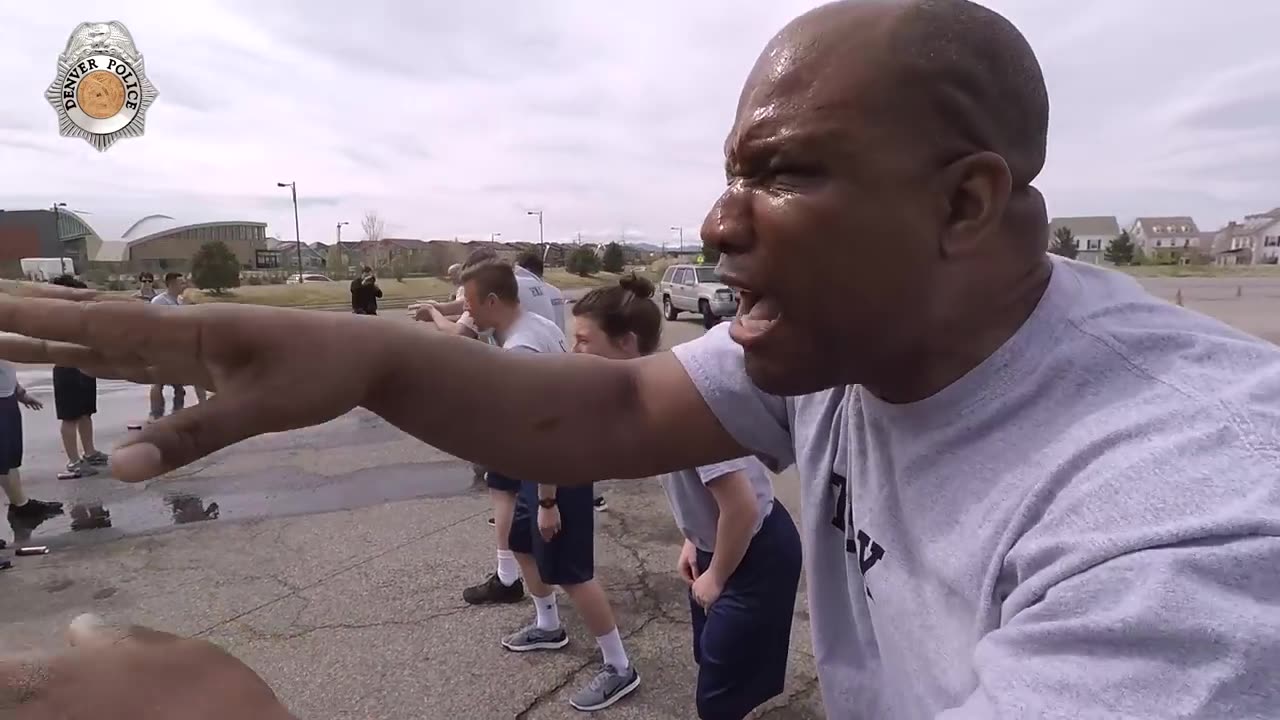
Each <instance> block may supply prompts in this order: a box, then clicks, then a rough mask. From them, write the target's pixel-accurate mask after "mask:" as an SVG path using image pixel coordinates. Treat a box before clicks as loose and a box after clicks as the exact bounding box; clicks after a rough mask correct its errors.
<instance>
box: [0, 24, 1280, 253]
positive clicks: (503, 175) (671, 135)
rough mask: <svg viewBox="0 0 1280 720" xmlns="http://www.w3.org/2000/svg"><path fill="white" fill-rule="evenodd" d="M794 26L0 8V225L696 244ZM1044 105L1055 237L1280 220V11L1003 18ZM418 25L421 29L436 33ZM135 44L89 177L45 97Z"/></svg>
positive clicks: (83, 150)
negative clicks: (1059, 219) (758, 70)
mask: <svg viewBox="0 0 1280 720" xmlns="http://www.w3.org/2000/svg"><path fill="white" fill-rule="evenodd" d="M817 4H819V3H816V2H809V1H807V0H686V1H682V2H677V1H675V0H646V1H645V2H630V1H626V0H623V1H621V2H610V3H605V2H600V1H599V0H519V1H516V0H467V1H465V2H464V1H463V0H457V1H448V2H446V1H445V0H429V1H424V2H409V1H408V0H404V1H401V2H397V1H395V0H358V1H357V2H352V1H351V0H269V1H268V0H180V1H178V2H169V3H161V2H159V0H110V1H106V0H102V1H97V2H95V1H92V0H58V2H56V3H55V2H18V1H16V0H11V1H10V0H7V1H5V2H2V3H0V67H2V68H4V71H3V77H4V84H5V89H4V92H3V93H0V170H2V171H0V207H3V208H11V209H15V208H32V207H48V206H49V205H50V204H51V203H52V202H54V201H59V202H66V203H68V205H69V207H71V208H73V209H77V210H83V211H88V212H91V213H93V215H86V216H85V219H86V220H89V221H90V222H91V224H94V225H95V226H97V227H98V228H99V232H100V233H101V234H102V235H103V236H104V239H107V240H112V239H116V238H118V237H119V233H120V232H121V231H122V230H123V228H124V227H125V226H126V225H127V223H128V221H131V220H133V219H136V218H137V217H140V216H142V215H145V214H149V213H166V214H169V215H173V216H174V217H176V218H178V219H181V220H190V221H201V220H223V219H248V220H259V221H263V222H267V223H268V224H269V225H270V231H271V232H272V234H275V235H277V236H278V237H280V238H281V239H292V238H293V236H294V229H293V217H292V207H291V205H290V203H289V197H288V191H287V190H282V189H279V188H277V187H276V182H278V181H289V180H297V182H298V188H299V200H300V206H301V225H302V237H303V239H304V240H306V241H314V240H323V241H325V242H331V241H332V240H333V238H334V234H335V224H336V223H337V222H338V221H342V220H346V221H349V222H350V223H351V225H350V226H349V227H346V228H344V229H343V231H344V237H345V238H347V239H355V238H356V237H358V236H359V234H360V233H359V230H358V228H359V225H360V220H361V217H362V216H363V214H364V213H365V211H366V210H376V211H377V212H378V213H380V214H381V215H382V216H383V218H384V219H385V221H386V231H387V234H388V235H391V236H401V237H421V238H439V237H452V236H454V235H457V236H461V237H468V238H479V237H487V236H488V234H489V233H491V232H500V233H502V235H503V239H505V240H515V239H535V240H536V239H537V221H536V219H535V218H532V217H529V216H527V215H526V214H525V211H526V210H527V209H529V208H541V209H543V210H544V211H545V213H546V214H545V219H546V235H547V239H548V240H552V239H563V238H569V237H572V236H573V235H574V234H576V233H578V232H581V233H583V237H584V239H595V238H602V237H603V238H616V237H617V236H618V234H619V233H621V232H623V231H624V230H626V231H627V232H628V234H629V236H630V237H634V238H644V239H646V240H648V241H650V242H654V243H659V242H662V241H664V240H668V239H671V238H673V237H674V233H673V232H672V231H670V230H669V229H668V228H670V227H671V226H673V225H683V226H684V227H685V228H686V230H685V237H686V240H688V241H692V242H696V237H697V227H698V225H699V224H700V223H701V221H702V217H703V215H704V213H705V212H706V210H707V207H708V205H709V204H710V203H711V202H712V200H714V199H715V197H716V196H717V195H718V194H719V192H720V190H721V188H723V184H724V182H723V171H722V162H723V160H722V154H721V148H722V143H723V139H724V135H725V132H726V131H727V129H728V128H729V125H730V121H731V119H732V113H733V108H734V104H735V103H736V100H737V96H738V92H739V89H740V87H741V83H742V80H743V79H744V77H745V75H746V72H747V71H748V69H749V68H750V67H751V65H752V63H753V62H754V60H755V58H756V55H757V53H759V51H760V49H761V48H762V47H763V45H764V43H765V42H766V41H767V40H768V39H769V38H770V37H771V36H772V35H773V33H774V32H776V31H777V30H778V29H779V28H780V27H781V26H782V25H783V24H785V23H786V22H787V21H788V20H789V19H790V18H791V17H793V16H795V15H796V14H798V13H800V12H802V11H804V10H806V9H808V8H810V7H813V6H815V5H817ZM989 4H990V5H992V6H993V7H995V8H996V9H997V10H1000V11H1001V12H1003V13H1004V14H1006V16H1008V17H1009V18H1010V19H1011V20H1013V21H1014V23H1016V24H1017V25H1018V26H1019V27H1020V28H1021V29H1022V31H1023V32H1024V33H1026V35H1027V36H1028V37H1029V39H1030V41H1031V44H1032V45H1033V46H1034V47H1035V48H1036V50H1037V52H1038V54H1039V57H1040V61H1041V64H1042V65H1043V66H1044V70H1045V75H1046V77H1047V80H1048V84H1049V94H1050V99H1051V102H1052V122H1051V130H1050V137H1049V161H1048V165H1047V167H1046V169H1045V171H1044V173H1043V174H1042V175H1041V177H1040V180H1039V181H1038V183H1037V184H1038V185H1039V186H1040V188H1041V189H1042V190H1043V191H1044V192H1045V194H1046V196H1047V197H1048V201H1049V209H1050V212H1051V214H1054V215H1087V214H1099V215H1110V214H1114V215H1118V216H1120V217H1121V218H1122V220H1123V219H1124V218H1127V217H1132V216H1134V215H1159V214H1190V215H1192V216H1194V217H1195V218H1196V220H1197V221H1198V222H1199V224H1200V225H1201V226H1202V228H1204V229H1211V228H1216V227H1217V226H1219V225H1220V224H1222V223H1223V222H1225V221H1226V220H1229V219H1232V218H1234V217H1238V216H1240V215H1242V214H1244V213H1247V212H1256V211H1261V210H1265V209H1269V208H1271V207H1274V206H1276V205H1280V81H1277V78H1280V2H1277V1H1276V0H1217V1H1216V2H1209V1H1207V0H992V1H991V2H990V3H989ZM426 8H429V9H426ZM106 20H120V21H123V22H124V23H125V24H126V25H127V26H128V28H129V29H130V31H131V32H132V33H133V36H134V39H135V41H136V42H137V44H138V47H139V50H140V51H141V52H142V53H143V55H144V56H145V59H146V67H147V73H148V75H149V76H150V77H151V79H152V80H153V82H154V83H155V85H156V87H157V88H158V89H159V92H160V96H159V99H158V100H157V101H156V103H155V105H153V106H152V108H151V110H150V112H149V114H148V116H147V126H146V135H145V136H144V137H142V138H135V139H128V140H122V141H120V142H118V143H117V144H116V145H114V146H113V147H112V148H111V149H109V150H108V151H106V152H105V153H99V152H97V151H96V150H94V149H93V148H92V147H90V146H89V144H88V143H86V142H84V141H83V140H80V139H72V138H63V137H60V136H59V135H58V132H57V121H56V116H55V113H54V111H53V109H52V108H51V107H50V106H49V105H48V103H47V102H46V101H45V99H44V91H45V88H46V87H48V85H49V83H50V82H51V81H52V80H53V79H54V72H55V61H56V57H57V55H58V53H60V52H61V51H62V49H63V47H64V45H65V43H66V40H67V37H68V35H69V34H70V32H71V30H72V29H73V28H74V27H75V26H76V24H78V23H80V22H83V21H106Z"/></svg>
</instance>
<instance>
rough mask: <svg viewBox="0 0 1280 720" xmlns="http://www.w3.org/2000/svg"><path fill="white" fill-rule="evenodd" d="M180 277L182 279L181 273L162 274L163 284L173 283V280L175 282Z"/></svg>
mask: <svg viewBox="0 0 1280 720" xmlns="http://www.w3.org/2000/svg"><path fill="white" fill-rule="evenodd" d="M180 277H182V273H180V272H167V273H165V274H164V284H165V285H168V284H169V283H171V282H173V281H174V280H177V279H178V278H180Z"/></svg>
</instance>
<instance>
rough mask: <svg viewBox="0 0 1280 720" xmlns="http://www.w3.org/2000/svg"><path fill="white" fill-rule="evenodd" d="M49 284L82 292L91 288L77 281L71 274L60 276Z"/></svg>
mask: <svg viewBox="0 0 1280 720" xmlns="http://www.w3.org/2000/svg"><path fill="white" fill-rule="evenodd" d="M49 284H50V285H61V286H62V287H69V288H80V289H81V290H84V289H87V288H88V287H89V286H88V285H85V284H84V283H83V282H81V281H79V280H77V279H76V276H75V275H71V274H70V273H68V274H66V275H59V276H58V277H56V278H54V279H52V280H50V281H49Z"/></svg>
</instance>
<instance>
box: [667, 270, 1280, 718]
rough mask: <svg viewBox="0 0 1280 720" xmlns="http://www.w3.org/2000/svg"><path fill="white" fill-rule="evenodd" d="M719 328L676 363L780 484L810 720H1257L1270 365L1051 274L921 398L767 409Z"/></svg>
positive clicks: (1273, 438) (1273, 444) (1072, 276)
mask: <svg viewBox="0 0 1280 720" xmlns="http://www.w3.org/2000/svg"><path fill="white" fill-rule="evenodd" d="M727 329H728V328H727V326H721V327H719V328H717V329H715V330H712V331H711V332H709V333H708V334H707V335H706V336H704V337H703V338H700V339H698V340H695V341H693V342H691V343H688V344H686V345H683V346H680V347H677V348H676V355H677V357H679V359H680V360H681V361H682V363H683V364H684V367H685V369H686V370H687V371H688V373H689V375H690V377H691V378H692V379H693V381H694V382H695V384H696V385H697V387H698V388H699V390H700V391H701V393H702V395H703V397H704V398H705V399H706V400H707V403H708V404H709V405H710V406H711V408H712V409H713V411H714V412H715V413H716V415H717V416H718V417H719V419H720V422H721V423H723V424H724V427H725V428H726V429H727V430H728V431H729V432H730V433H732V434H733V435H734V436H735V437H736V438H737V439H738V441H739V442H741V443H742V444H743V445H744V446H746V447H747V448H749V449H751V450H752V451H754V452H756V453H759V454H760V455H762V456H766V457H769V458H772V459H773V461H775V462H776V463H777V464H778V465H782V466H785V465H790V464H792V463H795V465H796V467H797V471H798V474H799V476H800V479H801V483H802V490H801V498H802V500H801V527H802V538H803V541H804V550H805V551H804V562H805V571H806V578H807V583H808V586H807V587H808V596H809V610H810V614H811V618H812V633H813V646H814V653H815V658H816V661H817V666H818V672H819V677H820V680H821V686H822V695H823V701H824V703H825V705H826V709H827V713H828V715H829V717H831V718H840V719H841V720H844V719H846V718H868V719H870V718H886V719H889V718H892V719H893V720H912V719H915V718H937V719H939V720H962V719H965V720H970V719H972V720H976V719H978V718H984V719H985V718H997V717H999V718H1033V717H1034V718H1120V717H1124V718H1138V717H1141V718H1161V719H1166V718H1264V717H1265V718H1275V717H1280V537H1278V536H1280V484H1278V483H1277V478H1280V350H1278V349H1277V348H1276V347H1275V346H1273V345H1271V344H1268V343H1266V342H1263V341H1261V340H1259V339H1257V338H1254V337H1252V336H1249V335H1246V334H1244V333H1241V332H1238V331H1236V330H1233V329H1231V328H1229V327H1227V326H1226V325H1223V324H1221V323H1219V322H1217V321H1215V320H1212V319H1210V318H1208V317H1205V316H1203V315H1199V314H1197V313H1194V312H1191V311H1189V310H1184V309H1182V308H1178V307H1175V306H1173V305H1170V304H1168V303H1166V302H1163V301H1160V300H1157V299H1155V298H1153V297H1152V296H1150V295H1148V294H1147V293H1146V292H1145V291H1143V290H1142V288H1141V287H1140V286H1139V285H1138V284H1137V283H1136V282H1135V281H1133V280H1132V279H1130V278H1128V277H1125V276H1124V275H1121V274H1119V273H1116V272H1113V271H1110V270H1104V269H1101V268H1096V267H1092V266H1087V265H1084V264H1081V263H1075V262H1070V261H1065V260H1061V259H1055V260H1054V271H1053V277H1052V280H1051V282H1050V284H1049V287H1048V290H1047V291H1046V293H1045V295H1044V297H1043V298H1042V299H1041V301H1040V303H1039V305H1038V307H1037V308H1036V310H1035V311H1034V313H1033V314H1032V315H1031V317H1030V318H1029V319H1028V320H1027V322H1026V323H1025V324H1024V325H1023V326H1022V328H1021V329H1020V330H1019V331H1018V332H1017V333H1016V334H1015V335H1014V336H1013V337H1012V338H1011V339H1010V340H1009V341H1008V342H1007V343H1005V345H1004V346H1002V347H1001V348H1000V349H999V350H998V351H996V353H995V354H994V355H992V356H991V357H990V358H988V359H987V360H986V361H985V362H984V363H982V364H981V365H980V366H978V367H977V368H975V369H974V370H972V371H971V372H970V373H968V374H967V375H965V376H964V377H963V378H961V379H960V380H958V381H956V382H955V383H953V384H952V385H950V386H949V387H947V388H945V389H943V390H942V391H941V392H939V393H937V394H936V395H934V396H932V397H930V398H927V399H925V400H922V401H920V402H916V403H910V404H905V405H891V404H888V403H885V402H883V401H881V400H879V399H877V398H876V397H874V396H872V395H871V394H870V393H869V392H867V391H865V390H863V389H862V388H860V387H857V386H851V387H841V388H836V389H832V390H827V391H824V392H819V393H815V394H813V395H807V396H803V397H795V398H787V399H781V398H777V397H774V396H769V395H765V394H763V393H761V392H760V391H759V390H757V389H756V388H755V387H754V386H753V385H751V383H750V381H749V380H748V379H747V377H746V375H745V371H744V369H743V362H742V351H741V349H740V348H739V347H738V346H736V345H735V344H734V343H733V342H732V341H731V340H730V339H729V337H728V334H727V332H726V331H727Z"/></svg>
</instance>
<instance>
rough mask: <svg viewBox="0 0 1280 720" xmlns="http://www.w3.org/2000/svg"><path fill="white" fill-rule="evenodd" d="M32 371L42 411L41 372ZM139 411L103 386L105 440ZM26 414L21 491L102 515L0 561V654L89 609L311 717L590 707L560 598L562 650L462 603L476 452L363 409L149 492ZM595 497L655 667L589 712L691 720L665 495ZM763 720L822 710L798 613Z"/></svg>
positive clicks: (623, 592)
mask: <svg viewBox="0 0 1280 720" xmlns="http://www.w3.org/2000/svg"><path fill="white" fill-rule="evenodd" d="M701 332H702V330H701V328H700V325H699V323H698V322H697V321H696V319H695V318H693V317H692V316H690V317H689V319H688V320H686V321H680V322H676V323H668V324H667V329H666V335H667V337H666V339H667V341H668V342H669V343H675V342H682V341H684V340H687V339H689V338H692V337H695V336H696V335H698V334H700V333H701ZM21 372H22V375H23V378H22V379H23V382H24V384H26V385H29V386H30V387H31V388H32V390H33V392H35V393H37V395H42V396H43V398H44V400H45V401H46V404H47V405H50V406H51V405H52V395H51V389H50V388H49V381H48V369H47V368H39V367H27V368H23V369H22V371H21ZM188 398H189V399H192V400H194V398H191V396H190V394H189V395H188ZM146 407H147V399H146V389H145V388H141V387H138V386H132V385H129V384H127V383H107V382H103V383H101V387H100V397H99V410H100V412H99V415H98V428H99V431H98V438H99V444H100V445H102V446H103V447H107V448H109V447H111V445H112V444H113V443H114V441H117V440H118V439H120V438H121V437H122V436H123V435H124V434H125V433H126V432H128V431H127V430H126V429H125V428H126V425H127V424H128V423H129V422H132V421H136V420H137V419H139V418H140V416H141V414H142V413H145V410H146ZM25 420H26V424H27V427H26V444H27V452H26V463H25V464H24V468H23V475H24V480H25V483H26V485H27V489H28V492H29V494H31V495H32V496H33V497H40V498H48V499H57V500H62V501H63V502H65V503H66V504H67V507H68V510H70V509H71V508H72V507H73V506H76V505H78V506H79V507H80V508H81V510H80V511H79V515H80V516H81V517H83V516H85V513H86V512H88V513H94V512H97V511H96V510H95V508H98V507H100V508H102V509H105V510H107V511H109V512H110V521H111V523H110V524H111V526H110V527H98V528H96V529H88V530H75V531H73V530H72V529H71V516H70V514H69V515H68V516H66V517H63V518H55V519H53V520H51V521H49V522H47V523H45V524H43V525H41V526H40V527H39V528H36V529H35V531H34V533H33V535H32V536H31V538H30V539H29V540H27V541H26V542H25V544H35V543H39V544H45V545H48V546H49V547H50V548H51V552H50V554H48V555H45V556H39V557H14V558H12V560H13V562H14V568H13V569H11V570H7V571H4V572H0V652H22V651H28V650H41V649H52V648H56V647H58V646H59V645H60V644H61V642H62V638H63V633H64V631H65V629H66V626H67V624H68V623H69V622H70V620H71V619H72V618H73V617H75V616H76V615H78V614H80V613H82V612H87V611H93V612H96V613H98V614H100V615H102V616H104V617H106V618H108V619H110V620H113V621H121V622H137V623H142V624H146V625H150V626H152V627H157V628H160V629H164V630H168V631H170V632H175V633H178V634H181V635H194V636H200V637H204V638H207V639H209V640H211V641H213V642H215V643H218V644H219V645H221V646H223V647H225V648H227V649H228V650H230V651H231V652H232V653H234V654H235V655H237V656H238V657H240V658H241V659H243V660H244V661H245V662H247V663H248V664H249V665H250V666H252V667H253V668H254V669H255V670H257V671H258V672H259V673H261V674H262V675H263V677H265V678H266V679H267V681H268V682H269V683H271V685H272V686H273V687H274V688H275V689H276V691H277V693H278V694H279V695H280V697H281V698H282V699H283V700H284V701H285V702H286V703H287V704H288V705H289V707H290V708H291V709H292V710H293V712H294V713H295V714H296V715H297V716H298V717H299V718H307V719H312V718H314V719H317V720H328V719H331V718H332V719H334V720H356V719H357V718H376V719H377V720H393V719H399V718H404V719H405V720H409V719H413V720H433V719H435V718H441V719H443V718H458V717H464V718H480V719H486V720H487V719H489V718H495V719H496V718H528V719H529V720H538V719H544V718H569V717H580V716H581V715H582V714H581V713H579V712H577V711H575V710H573V709H572V708H571V707H570V706H569V704H568V698H569V696H570V695H571V694H572V693H573V692H574V691H575V690H576V689H577V688H578V687H580V686H581V685H583V684H585V683H586V682H587V681H588V680H589V679H590V677H591V675H592V674H593V673H594V671H595V669H596V668H597V666H598V663H599V653H598V650H597V649H596V646H595V642H594V640H593V639H592V638H591V636H590V633H588V632H587V630H586V628H585V627H584V626H583V625H582V623H581V621H580V619H579V617H578V616H577V614H576V612H575V611H574V610H573V609H572V603H570V602H569V600H568V598H567V597H562V598H561V613H562V617H563V618H564V621H565V623H566V626H567V628H568V630H569V633H570V638H571V642H570V645H569V646H568V648H566V649H564V650H562V651H559V652H555V653H527V654H520V653H510V652H508V651H506V650H504V649H503V648H502V646H501V645H500V642H499V641H500V639H501V638H502V637H503V636H504V635H506V634H507V633H509V632H511V631H513V630H515V629H517V628H518V627H520V626H521V625H523V624H525V623H526V622H528V621H529V619H530V618H531V617H532V613H533V608H532V606H531V605H530V604H528V603H521V604H518V605H514V606H501V607H485V608H476V607H469V606H466V605H465V604H464V603H463V602H462V598H461V591H462V588H463V587H465V586H467V585H470V584H473V583H475V582H477V581H479V580H481V579H483V577H484V576H485V575H487V574H488V573H489V572H491V571H492V565H493V536H492V533H493V529H492V528H490V527H489V526H488V524H487V523H486V519H487V518H488V517H489V505H488V499H487V496H486V495H485V494H484V493H483V492H482V491H481V490H480V489H479V488H476V487H474V486H473V484H472V483H473V477H472V472H471V468H470V466H469V465H468V464H466V463H462V462H460V461H458V460H457V459H456V458H452V457H450V456H448V455H445V454H444V453H441V452H439V451H437V450H435V449H434V448H431V447H428V446H426V445H423V444H422V443H420V442H418V441H416V440H414V439H412V438H409V437H407V436H405V435H403V434H401V433H400V432H399V431H397V430H395V429H394V428H391V427H389V426H387V425H386V424H385V423H383V422H382V421H381V420H380V419H378V418H376V417H374V416H372V415H370V414H368V413H364V412H354V413H351V414H348V415H347V416H344V417H342V418H339V419H338V420H335V421H333V422H331V423H328V424H326V425H323V426H320V427H318V428H312V429H308V430H304V431H296V432H292V433H286V434H279V435H272V436H266V437H262V438H256V439H254V440H250V441H248V442H245V443H241V444H240V445H237V446H235V447H233V448H230V449H228V450H226V451H223V452H221V453H218V454H216V455H214V456H212V457H211V458H208V459H207V460H205V461H203V462H201V463H198V464H196V465H194V466H191V467H188V468H184V469H182V470H180V471H178V472H175V473H173V474H171V475H169V476H168V477H165V478H162V479H159V480H156V481H154V482H151V483H147V484H145V485H141V486H130V485H124V484H122V483H119V482H116V481H115V480H113V479H111V478H108V477H104V476H100V477H97V478H91V479H86V480H78V481H58V480H55V479H54V475H55V474H56V471H57V470H58V469H59V466H60V465H61V464H62V462H63V461H64V460H63V458H62V457H61V450H60V445H59V441H58V438H57V432H56V430H57V428H56V421H55V420H54V419H53V416H52V408H51V407H49V408H47V409H46V410H45V411H44V412H43V413H40V414H35V413H28V414H27V415H26V416H25ZM604 489H605V493H606V497H607V498H608V500H609V506H610V510H609V511H608V512H606V513H601V514H598V515H596V519H597V533H596V538H597V540H596V555H597V574H598V577H599V578H600V579H601V581H602V582H603V584H604V585H605V587H606V588H607V589H608V591H609V593H610V597H611V600H612V601H613V604H614V609H615V612H616V613H617V616H618V623H619V628H620V630H621V631H622V634H623V636H624V638H625V639H626V643H627V649H628V652H629V654H630V655H631V657H632V659H633V661H634V662H635V663H636V667H637V668H638V669H639V671H640V673H641V675H642V678H643V680H642V684H641V687H640V689H639V690H638V691H637V692H636V693H634V694H633V695H632V696H631V697H629V698H627V699H626V700H624V701H623V702H621V703H619V704H618V705H616V706H614V707H612V708H609V709H608V710H605V711H602V712H600V713H597V714H598V715H600V716H603V717H613V718H645V719H648V718H655V719H658V718H662V719H667V718H669V719H672V720H675V719H677V718H678V719H680V720H685V719H687V718H692V717H695V715H696V713H695V712H694V703H693V683H694V678H695V674H696V669H695V665H694V662H693V651H692V648H691V646H690V635H689V633H690V630H689V614H688V613H689V611H688V605H687V593H686V590H685V586H684V583H683V581H682V580H680V578H679V576H678V575H677V573H676V572H675V561H676V556H677V553H678V550H679V540H680V537H679V534H678V532H677V530H676V528H675V525H674V523H673V521H672V520H671V517H670V513H669V511H668V509H667V504H666V500H665V499H664V498H663V497H662V493H661V489H660V488H659V487H658V485H657V483H656V482H651V481H648V482H646V481H640V482H610V483H605V484H604ZM779 494H780V496H781V497H782V498H783V501H784V502H786V503H788V504H789V506H791V507H792V508H793V510H794V509H798V505H796V503H797V499H796V487H795V483H794V479H793V478H788V477H784V478H783V479H782V480H781V481H780V484H779ZM215 504H216V506H217V512H216V513H212V514H210V513H209V508H211V507H212V506H213V505H215ZM9 554H10V552H9V551H4V552H0V555H3V556H4V557H8V555H9ZM802 594H803V593H802ZM798 607H800V608H803V598H801V600H800V601H799V603H798ZM761 716H762V717H770V718H775V719H779V718H797V719H801V718H820V717H823V715H822V712H821V706H820V700H819V699H818V694H817V686H816V680H815V676H814V671H813V659H812V655H811V653H810V650H809V629H808V622H807V615H806V614H805V613H804V612H803V609H801V611H800V612H799V613H798V615H797V617H796V624H795V627H794V630H793V652H792V662H791V678H790V681H789V683H788V688H787V691H786V693H785V694H784V695H783V696H782V697H780V698H778V699H777V700H776V701H775V702H773V703H771V704H770V705H769V706H767V707H766V708H764V709H763V710H762V715H761Z"/></svg>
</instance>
